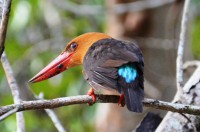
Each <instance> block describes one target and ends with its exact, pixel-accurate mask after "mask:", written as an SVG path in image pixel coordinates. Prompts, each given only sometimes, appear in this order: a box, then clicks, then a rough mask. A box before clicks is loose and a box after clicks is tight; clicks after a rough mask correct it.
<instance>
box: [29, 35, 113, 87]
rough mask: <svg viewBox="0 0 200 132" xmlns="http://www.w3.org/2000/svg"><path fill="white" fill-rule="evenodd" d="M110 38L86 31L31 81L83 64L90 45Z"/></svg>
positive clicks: (47, 77)
mask: <svg viewBox="0 0 200 132" xmlns="http://www.w3.org/2000/svg"><path fill="white" fill-rule="evenodd" d="M105 38H110V36H108V35H106V34H103V33H96V32H92V33H86V34H83V35H80V36H78V37H76V38H75V39H73V40H71V41H70V42H69V43H68V44H67V46H66V48H65V49H64V51H63V52H62V53H61V54H60V55H59V56H58V57H57V58H55V59H54V60H53V61H52V62H51V63H50V64H48V65H47V66H46V67H45V68H44V69H42V70H41V71H40V72H39V73H38V74H37V75H35V76H34V77H33V78H32V79H30V80H29V82H32V83H35V82H40V81H43V80H46V79H49V78H51V77H53V76H55V75H57V74H59V73H61V72H63V71H65V70H67V69H69V68H71V67H75V66H78V65H81V64H82V63H83V59H84V56H85V54H86V52H87V51H88V49H89V47H90V46H91V45H92V44H93V43H95V42H96V41H98V40H101V39H105Z"/></svg>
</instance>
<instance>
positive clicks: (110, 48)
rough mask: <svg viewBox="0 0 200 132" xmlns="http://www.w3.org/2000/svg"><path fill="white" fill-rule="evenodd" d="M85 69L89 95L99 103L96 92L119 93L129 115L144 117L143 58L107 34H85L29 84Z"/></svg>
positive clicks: (133, 46)
mask: <svg viewBox="0 0 200 132" xmlns="http://www.w3.org/2000/svg"><path fill="white" fill-rule="evenodd" d="M78 65H83V76H84V79H85V80H86V81H88V83H89V84H90V86H91V88H90V90H89V91H88V95H90V96H91V97H92V100H93V102H94V103H95V101H96V96H95V93H94V91H95V90H97V89H107V90H116V91H118V92H119V93H120V99H119V104H120V103H122V101H123V100H124V99H125V104H126V106H127V108H128V110H129V111H132V112H137V113H141V112H142V110H143V106H142V100H143V97H144V84H143V83H144V78H143V69H144V58H143V55H142V52H141V50H140V48H139V47H138V46H137V44H136V43H135V42H126V41H120V40H117V39H114V38H112V37H110V36H109V35H107V34H104V33H98V32H90V33H85V34H83V35H80V36H78V37H76V38H75V39H73V40H71V41H70V42H69V43H68V44H67V46H66V48H65V49H64V51H63V52H62V53H61V54H60V55H59V56H58V57H57V58H55V59H54V60H53V61H52V62H51V63H50V64H48V65H47V66H46V67H45V68H44V69H42V70H41V71H40V72H39V73H38V74H36V75H35V76H34V77H33V78H32V79H30V80H29V82H32V83H36V82H40V81H43V80H46V79H49V78H51V77H53V76H55V75H57V74H59V73H61V72H63V71H65V70H67V69H69V68H72V67H75V66H78Z"/></svg>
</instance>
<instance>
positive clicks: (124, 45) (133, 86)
mask: <svg viewBox="0 0 200 132" xmlns="http://www.w3.org/2000/svg"><path fill="white" fill-rule="evenodd" d="M143 67H144V63H143V56H142V53H141V51H140V49H139V47H138V46H137V45H136V44H135V43H133V42H123V41H119V40H116V39H113V38H107V39H102V40H99V41H97V42H95V43H94V44H93V45H92V46H91V47H90V48H89V50H88V51H87V53H86V55H85V57H84V61H83V68H84V77H85V79H86V80H87V81H88V82H89V84H90V85H91V86H92V87H93V88H95V89H98V88H100V89H101V88H105V89H114V90H117V91H118V92H119V93H122V94H125V100H126V104H127V107H128V109H129V110H131V111H135V112H140V111H141V106H140V108H139V109H135V108H131V105H129V104H130V103H128V102H127V99H129V97H130V96H131V99H129V100H128V101H129V102H131V101H133V99H134V100H135V101H134V102H137V100H138V102H141V100H142V98H143ZM129 94H132V95H129ZM137 94H138V95H137ZM126 96H128V97H126ZM132 96H134V97H132ZM132 104H133V103H132ZM136 105H137V104H136ZM140 105H141V103H140Z"/></svg>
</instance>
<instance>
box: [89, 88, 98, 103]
mask: <svg viewBox="0 0 200 132" xmlns="http://www.w3.org/2000/svg"><path fill="white" fill-rule="evenodd" d="M87 94H88V95H89V96H91V97H92V103H88V105H89V106H90V105H93V104H94V103H95V102H96V95H95V93H94V89H93V88H91V89H90V90H89V91H88V93H87Z"/></svg>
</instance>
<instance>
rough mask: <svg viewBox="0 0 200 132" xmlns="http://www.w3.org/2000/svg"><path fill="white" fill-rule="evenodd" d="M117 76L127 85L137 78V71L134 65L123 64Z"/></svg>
mask: <svg viewBox="0 0 200 132" xmlns="http://www.w3.org/2000/svg"><path fill="white" fill-rule="evenodd" d="M118 74H119V76H121V77H123V78H124V79H125V80H126V82H127V83H131V82H132V81H134V80H135V78H136V77H137V70H136V68H135V66H134V65H131V64H125V65H123V66H121V67H119V69H118Z"/></svg>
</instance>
